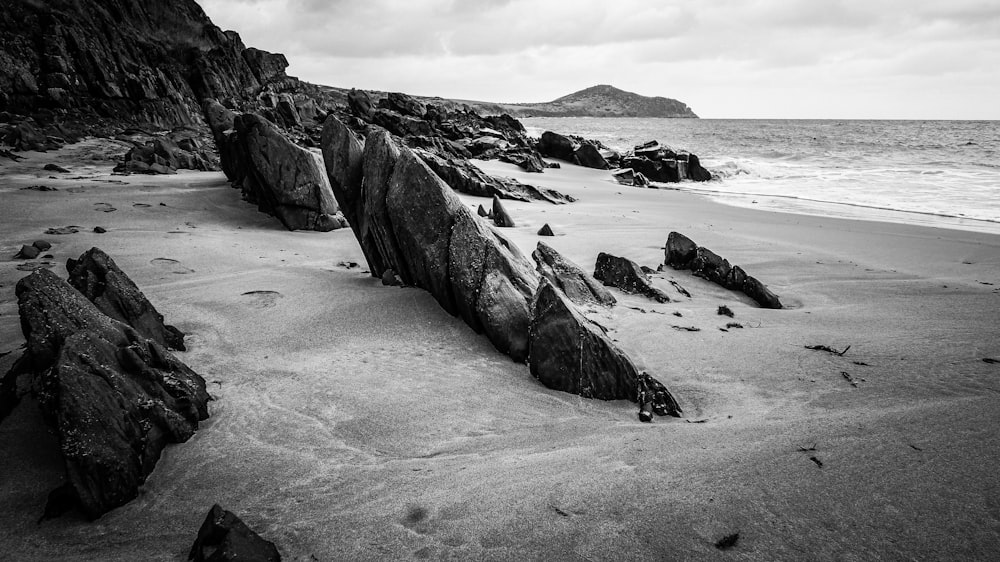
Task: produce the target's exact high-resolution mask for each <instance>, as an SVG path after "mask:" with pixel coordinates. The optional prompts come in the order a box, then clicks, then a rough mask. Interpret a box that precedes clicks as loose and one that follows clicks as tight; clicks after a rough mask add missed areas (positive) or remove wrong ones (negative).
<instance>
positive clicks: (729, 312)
mask: <svg viewBox="0 0 1000 562" xmlns="http://www.w3.org/2000/svg"><path fill="white" fill-rule="evenodd" d="M716 313H717V314H718V315H719V316H728V317H730V318H732V317H734V316H736V314H735V313H734V312H733V309H731V308H729V307H728V306H726V305H724V304H722V305H719V309H718V310H717V311H716Z"/></svg>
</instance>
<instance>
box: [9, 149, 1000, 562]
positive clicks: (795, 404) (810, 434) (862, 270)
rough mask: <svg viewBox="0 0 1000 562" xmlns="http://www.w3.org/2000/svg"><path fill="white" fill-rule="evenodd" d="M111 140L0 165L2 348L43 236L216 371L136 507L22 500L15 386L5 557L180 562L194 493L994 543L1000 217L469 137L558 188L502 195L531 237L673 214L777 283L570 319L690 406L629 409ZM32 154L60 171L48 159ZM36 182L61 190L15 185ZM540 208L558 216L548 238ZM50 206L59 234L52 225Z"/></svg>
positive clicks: (397, 540)
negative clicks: (735, 185)
mask: <svg viewBox="0 0 1000 562" xmlns="http://www.w3.org/2000/svg"><path fill="white" fill-rule="evenodd" d="M116 150H117V151H119V152H124V149H122V148H120V147H118V148H114V149H113V148H112V147H109V146H108V141H98V140H88V141H85V142H83V143H80V144H77V145H71V146H68V147H66V148H65V149H63V150H61V151H59V152H49V153H35V152H25V153H23V155H24V156H26V157H27V158H26V159H25V160H23V161H21V162H18V163H15V162H12V161H8V160H3V161H2V162H0V178H2V181H0V354H5V355H3V356H0V372H6V370H7V369H8V368H9V367H10V366H11V364H12V363H13V362H14V360H15V359H16V357H17V356H18V355H19V353H20V351H19V350H18V347H19V346H20V345H21V344H22V343H23V341H24V338H23V337H22V335H21V330H20V325H19V320H18V311H17V299H16V297H15V295H14V286H15V284H16V282H17V280H18V279H19V278H21V277H22V276H24V275H27V272H26V271H24V270H22V269H19V268H18V266H20V265H22V264H24V263H26V262H25V261H24V260H15V259H13V256H14V254H16V253H17V251H18V249H19V248H20V247H21V245H22V244H30V243H31V242H32V241H34V240H38V239H44V240H47V241H49V242H51V243H52V244H53V247H52V249H51V250H49V251H48V252H47V253H51V254H52V256H53V257H52V258H49V259H43V258H39V259H36V260H31V261H30V262H28V263H41V262H48V263H50V264H52V267H53V270H54V271H56V272H57V273H58V274H59V275H60V276H62V277H65V263H66V259H67V258H76V257H78V256H79V255H80V254H81V253H82V252H84V251H85V250H87V249H89V248H91V247H93V246H97V247H99V248H101V249H102V250H104V251H105V252H107V253H108V254H109V255H111V256H112V257H113V258H114V260H115V261H116V262H117V263H118V265H119V266H120V267H121V268H122V270H124V271H125V272H126V273H127V274H128V275H129V276H131V278H132V279H133V280H134V281H135V283H136V284H137V285H138V286H139V288H140V289H142V290H143V292H144V293H145V294H146V296H147V297H148V298H149V299H150V301H152V302H153V304H154V305H155V306H156V307H157V308H158V309H159V311H160V312H162V313H163V314H164V315H165V317H166V321H167V322H168V323H170V324H174V325H176V326H177V327H178V328H179V329H181V330H182V331H183V332H185V333H186V334H187V340H186V341H187V343H188V351H186V352H181V353H178V354H177V355H178V357H179V358H180V359H181V360H183V361H184V362H185V363H187V364H188V365H189V366H190V367H191V368H193V369H194V370H195V371H197V372H198V373H200V374H201V375H202V376H203V377H204V378H205V380H206V381H209V385H208V386H209V392H210V393H211V394H212V396H213V397H214V398H215V401H214V402H212V403H211V406H210V412H211V418H210V419H209V420H207V422H205V423H204V424H203V425H202V427H201V429H200V430H199V431H198V433H197V435H196V436H195V437H194V438H192V439H191V440H190V441H189V442H187V443H185V444H182V445H177V446H171V447H169V448H168V449H167V450H166V451H165V453H164V456H163V457H162V458H161V460H160V462H159V464H158V465H157V467H156V470H155V472H153V474H152V476H151V477H150V478H149V480H148V481H147V483H146V485H145V486H144V488H143V492H142V494H141V495H140V497H139V498H138V499H136V500H135V501H133V502H131V503H129V504H128V505H126V506H124V507H121V508H119V509H116V510H114V511H112V512H110V513H108V514H107V515H105V516H103V517H102V518H100V519H99V520H97V521H95V522H86V521H85V520H84V519H83V518H82V517H79V516H77V515H67V516H64V517H61V518H58V519H54V520H50V521H45V522H42V523H38V519H39V517H40V515H41V513H42V510H43V508H44V505H45V501H46V496H47V494H48V492H49V491H50V490H51V489H53V488H55V487H56V486H58V485H59V484H60V483H61V481H62V478H63V468H62V466H61V464H60V460H59V457H58V455H57V451H56V443H55V441H54V438H52V437H51V436H49V435H48V434H47V432H46V431H45V429H44V425H43V424H42V422H41V420H40V419H39V416H38V414H37V412H36V411H35V409H34V408H33V405H32V404H31V403H30V402H24V403H22V405H21V407H20V408H19V409H18V410H16V411H15V412H14V414H12V416H11V417H10V418H8V419H7V420H5V421H4V422H3V424H2V425H0V451H3V454H0V528H2V529H3V530H4V531H3V533H2V534H0V559H5V560H43V559H44V560H94V559H100V560H185V559H186V557H187V551H188V549H189V548H190V546H191V543H192V541H193V540H194V537H195V534H196V533H197V530H198V527H199V525H200V524H201V522H202V520H203V519H204V517H205V514H206V512H207V511H208V509H209V508H210V507H211V506H212V504H213V503H219V504H221V505H222V506H223V507H225V508H226V509H228V510H231V511H233V512H234V513H236V514H237V515H239V516H240V517H241V518H243V520H244V521H246V522H247V524H248V525H250V526H251V527H252V528H254V529H255V530H256V531H257V532H259V533H260V534H261V535H263V536H264V537H265V538H267V539H268V540H271V541H273V542H275V543H276V544H277V545H278V548H279V549H280V550H281V553H282V555H283V557H284V559H286V560H296V561H299V560H301V561H311V560H323V561H326V560H395V559H402V560H406V559H428V560H536V559H537V560H581V561H584V560H673V559H677V560H702V559H732V560H776V559H781V560H806V559H809V560H872V559H983V560H985V559H992V558H994V557H995V556H996V554H995V553H996V551H997V549H998V548H1000V476H998V469H997V466H998V464H1000V364H995V363H988V362H984V361H983V359H984V358H995V359H1000V320H998V312H1000V236H996V235H991V234H985V233H976V232H969V231H958V230H947V229H937V228H929V227H923V226H909V225H901V224H891V223H882V222H867V221H860V220H846V219H839V218H825V217H818V216H804V215H795V214H784V213H773V212H766V211H760V210H755V209H749V208H739V207H734V206H725V205H722V204H719V203H716V202H713V201H711V200H709V199H708V198H706V197H703V196H699V195H695V194H691V193H684V192H680V191H675V190H654V189H638V188H633V187H625V186H620V185H617V184H616V183H614V182H613V180H612V179H611V176H610V173H609V172H604V171H597V170H592V169H584V168H579V167H576V166H572V165H567V164H563V167H562V169H558V170H547V171H546V172H545V173H544V174H528V173H524V172H522V171H520V169H518V168H516V167H514V166H512V165H509V164H503V163H499V162H495V161H491V162H479V163H478V164H479V165H480V166H481V167H482V168H483V169H484V170H486V171H488V172H490V173H493V174H496V175H506V176H511V177H515V178H516V179H519V180H520V181H522V182H525V183H532V184H535V185H540V186H545V187H550V188H553V189H556V190H559V191H561V192H563V193H566V194H569V195H572V196H573V197H576V198H577V199H578V201H577V202H575V203H572V204H568V205H561V206H556V205H550V204H547V203H539V202H535V203H518V202H513V201H505V202H504V205H505V207H506V208H507V210H508V211H509V212H510V214H511V215H512V216H513V218H514V220H515V221H516V222H517V226H516V227H514V228H511V229H504V234H506V235H507V236H508V237H509V238H510V239H511V240H513V241H514V242H515V243H516V244H517V245H518V246H519V247H520V248H521V250H522V251H523V252H525V253H526V254H530V252H531V251H532V250H533V249H534V247H535V245H536V243H537V242H538V241H539V240H544V241H545V242H546V243H548V244H550V245H551V246H553V247H554V248H555V249H556V250H558V251H559V252H561V253H562V254H563V255H565V256H566V257H568V258H569V259H571V260H573V261H575V262H576V263H577V264H579V265H580V266H582V267H583V268H584V269H585V270H587V271H591V272H592V271H593V267H594V262H595V260H596V257H597V255H598V253H599V252H607V253H611V254H614V255H618V256H624V257H627V258H629V259H631V260H633V261H636V262H637V263H639V264H641V265H646V266H649V267H652V268H654V269H655V268H656V267H657V265H659V264H661V263H662V262H663V260H664V254H663V246H664V243H665V241H666V239H667V235H668V234H669V233H670V232H671V231H678V232H681V233H683V234H686V235H687V236H689V237H690V238H692V239H693V240H694V241H695V242H697V243H698V244H699V245H702V246H705V247H708V248H710V249H712V250H713V251H715V252H717V253H718V254H720V255H722V256H723V257H726V258H728V259H729V260H730V261H731V262H733V263H734V264H739V265H741V266H742V267H743V268H744V269H746V271H747V272H749V273H750V274H751V275H753V276H755V277H757V278H758V279H760V280H761V281H763V282H764V283H766V284H767V285H768V286H769V287H770V288H771V289H772V290H773V291H774V292H775V293H777V294H778V295H779V296H780V297H781V299H782V302H783V303H785V304H786V306H787V308H786V309H784V310H765V309H761V308H757V307H756V306H754V305H753V304H752V302H751V301H750V300H749V299H747V298H745V297H743V296H742V295H738V294H736V293H733V292H730V291H727V290H725V289H723V288H721V287H719V286H716V285H713V284H710V283H708V282H707V281H704V280H702V279H699V278H696V277H693V276H692V275H691V274H690V273H689V272H686V271H674V270H672V269H669V268H667V269H666V270H665V271H663V272H662V273H659V274H657V275H655V276H653V281H654V284H655V285H656V286H657V287H659V288H661V289H663V290H664V291H665V292H667V294H669V295H670V296H671V298H674V299H675V300H674V302H671V303H663V304H660V303H657V302H655V301H652V300H649V299H647V298H645V297H641V296H631V295H625V294H623V293H621V292H620V291H617V290H613V292H614V295H615V296H616V297H617V298H618V300H619V304H618V305H617V306H616V307H614V308H613V309H611V310H610V311H605V310H596V309H595V310H593V311H592V312H591V317H592V318H595V319H597V320H598V321H599V322H601V323H602V325H604V326H605V327H607V328H608V329H609V330H610V332H611V334H612V337H613V338H614V339H615V340H616V341H617V343H618V344H619V345H620V346H621V347H622V348H623V349H625V350H627V351H628V353H629V354H630V355H631V356H632V358H633V359H634V360H635V361H636V363H637V364H638V365H639V366H640V367H641V368H643V369H646V370H648V371H649V372H650V373H652V374H653V375H655V376H656V377H657V378H658V379H659V380H661V381H662V382H663V383H664V384H665V385H667V386H668V387H669V388H670V390H671V391H672V392H673V393H674V395H675V396H676V397H677V398H678V400H679V401H680V403H681V406H682V407H683V409H684V413H685V415H684V417H683V418H680V419H672V418H657V419H656V420H655V422H654V423H652V424H642V423H640V422H639V420H638V419H637V416H636V413H637V408H636V407H635V405H634V404H632V403H628V402H624V401H622V402H602V401H593V400H586V399H583V398H580V397H578V396H574V395H569V394H565V393H560V392H555V391H551V390H548V389H546V388H545V387H543V386H542V385H541V384H539V383H538V382H537V381H535V380H534V379H533V378H532V377H531V375H530V374H529V372H528V367H527V366H525V365H522V364H517V363H513V362H512V361H511V360H510V359H509V358H508V357H506V356H504V355H501V354H500V353H498V352H497V351H496V350H495V349H494V347H493V346H492V345H491V344H490V343H489V341H487V339H486V338H485V337H484V336H480V335H477V334H475V333H474V332H472V331H471V330H470V329H469V328H468V327H467V326H466V325H465V324H464V323H463V322H462V321H461V320H460V319H458V318H455V317H451V316H449V315H448V314H447V313H445V312H444V311H443V310H442V309H441V308H440V307H439V306H438V305H437V303H436V302H435V301H434V299H433V298H432V297H431V296H430V295H429V294H427V293H425V292H423V291H421V290H418V289H412V288H398V287H386V286H383V285H382V284H381V282H380V281H379V280H378V279H374V278H372V277H370V276H369V275H368V273H367V271H366V266H365V262H364V258H363V256H362V254H361V250H360V248H359V246H358V243H357V242H356V240H355V239H354V237H353V235H352V233H351V231H350V230H349V229H342V230H337V231H333V232H328V233H318V232H289V231H286V230H285V229H284V228H282V227H281V225H280V223H279V222H278V221H277V220H275V219H273V218H271V217H268V216H266V215H264V214H262V213H259V212H257V210H256V209H255V208H254V206H252V205H249V204H247V203H245V202H243V201H241V199H240V193H239V191H238V190H234V189H233V188H231V187H230V186H229V185H228V184H227V183H226V181H225V178H224V176H223V175H222V173H220V172H217V173H210V172H188V171H184V172H181V173H179V174H177V175H173V176H143V175H131V176H117V175H115V176H112V175H111V168H112V166H113V162H111V161H110V160H108V158H107V157H108V155H109V153H112V152H115V151H116ZM52 162H55V163H58V164H60V165H62V166H65V167H67V168H69V169H70V171H71V173H69V174H53V173H51V172H48V171H43V170H42V167H43V166H44V165H45V164H47V163H52ZM50 176H52V177H50ZM37 185H45V186H49V187H54V188H56V189H57V191H38V190H30V189H22V188H25V187H28V186H37ZM461 197H462V200H463V201H464V202H466V203H467V204H468V205H469V206H470V207H471V208H475V207H476V206H478V205H479V204H483V205H484V206H488V205H489V201H488V200H486V199H481V198H475V197H470V196H465V195H462V196H461ZM109 209H114V210H113V211H109ZM545 223H548V224H549V225H550V226H551V227H552V229H553V230H554V232H555V234H556V236H555V237H554V238H541V237H539V236H538V235H537V231H538V229H539V228H540V227H541V226H542V225H543V224H545ZM66 226H77V227H78V229H77V230H78V232H76V233H72V234H63V235H49V234H45V231H46V229H49V228H53V227H66ZM95 226H101V227H103V228H105V229H106V230H107V232H106V233H103V234H97V233H94V232H93V229H94V227H95ZM671 280H673V281H676V282H677V283H679V284H680V285H682V286H683V287H684V288H685V289H687V290H688V291H689V292H690V293H691V295H692V296H691V298H686V297H684V296H682V295H680V294H679V293H678V292H677V291H676V290H675V289H674V287H673V286H672V285H671V283H670V281H671ZM720 305H726V306H728V307H730V308H731V309H732V310H733V312H734V313H735V316H734V318H728V317H725V316H720V315H718V314H717V309H718V307H719V306H720ZM675 313H679V316H678V315H675ZM729 322H738V323H740V324H741V325H742V326H743V327H742V328H729V329H727V330H723V329H724V328H725V327H726V324H727V323H729ZM685 327H688V328H698V329H699V331H686V330H681V329H678V328H685ZM806 345H827V346H830V347H832V348H834V349H837V350H842V349H844V348H846V347H847V346H850V349H849V350H848V351H847V352H846V353H845V354H843V355H842V356H840V355H834V354H830V353H826V352H822V351H813V350H808V349H805V347H804V346H806ZM7 352H13V353H9V354H7ZM845 373H846V375H845ZM851 381H854V384H852V383H851ZM734 533H739V538H738V541H737V543H736V544H735V546H734V547H733V548H731V549H728V550H725V551H722V550H719V549H717V548H716V542H717V541H719V540H720V539H722V538H723V537H725V536H727V535H731V534H734Z"/></svg>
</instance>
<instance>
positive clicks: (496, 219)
mask: <svg viewBox="0 0 1000 562" xmlns="http://www.w3.org/2000/svg"><path fill="white" fill-rule="evenodd" d="M493 223H494V224H496V225H497V226H499V227H502V228H513V227H514V219H513V218H511V216H510V214H509V213H508V212H507V209H504V208H503V205H502V204H500V198H499V197H497V196H496V195H494V196H493Z"/></svg>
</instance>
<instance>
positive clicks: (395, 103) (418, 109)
mask: <svg viewBox="0 0 1000 562" xmlns="http://www.w3.org/2000/svg"><path fill="white" fill-rule="evenodd" d="M378 105H379V107H383V108H385V109H389V110H392V111H395V112H396V113H399V114H400V115H407V116H410V117H416V118H417V119H423V117H424V114H425V113H426V112H427V110H426V108H425V107H424V104H422V103H420V102H419V101H417V100H415V99H413V97H412V96H408V95H406V94H402V93H399V92H389V93H388V94H387V95H386V97H385V98H383V99H382V100H380V101H379V104H378Z"/></svg>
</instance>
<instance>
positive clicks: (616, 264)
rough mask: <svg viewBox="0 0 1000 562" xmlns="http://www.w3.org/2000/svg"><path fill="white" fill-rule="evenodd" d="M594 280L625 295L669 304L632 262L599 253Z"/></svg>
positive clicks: (668, 299) (663, 294) (667, 299)
mask: <svg viewBox="0 0 1000 562" xmlns="http://www.w3.org/2000/svg"><path fill="white" fill-rule="evenodd" d="M594 278H595V279H597V280H598V281H601V282H603V283H604V284H605V285H607V286H609V287H617V288H619V289H621V290H622V291H624V292H626V293H636V294H640V295H645V296H647V297H649V298H651V299H654V300H655V301H656V302H670V297H668V296H667V294H666V293H664V292H663V291H661V290H659V289H657V288H656V287H654V286H653V285H652V284H651V283H650V282H649V277H647V276H646V274H645V273H644V272H643V271H642V269H641V268H640V267H639V266H638V265H637V264H636V263H635V262H633V261H632V260H629V259H626V258H620V257H618V256H612V255H611V254H606V253H604V252H601V253H600V254H598V256H597V265H596V267H595V268H594Z"/></svg>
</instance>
